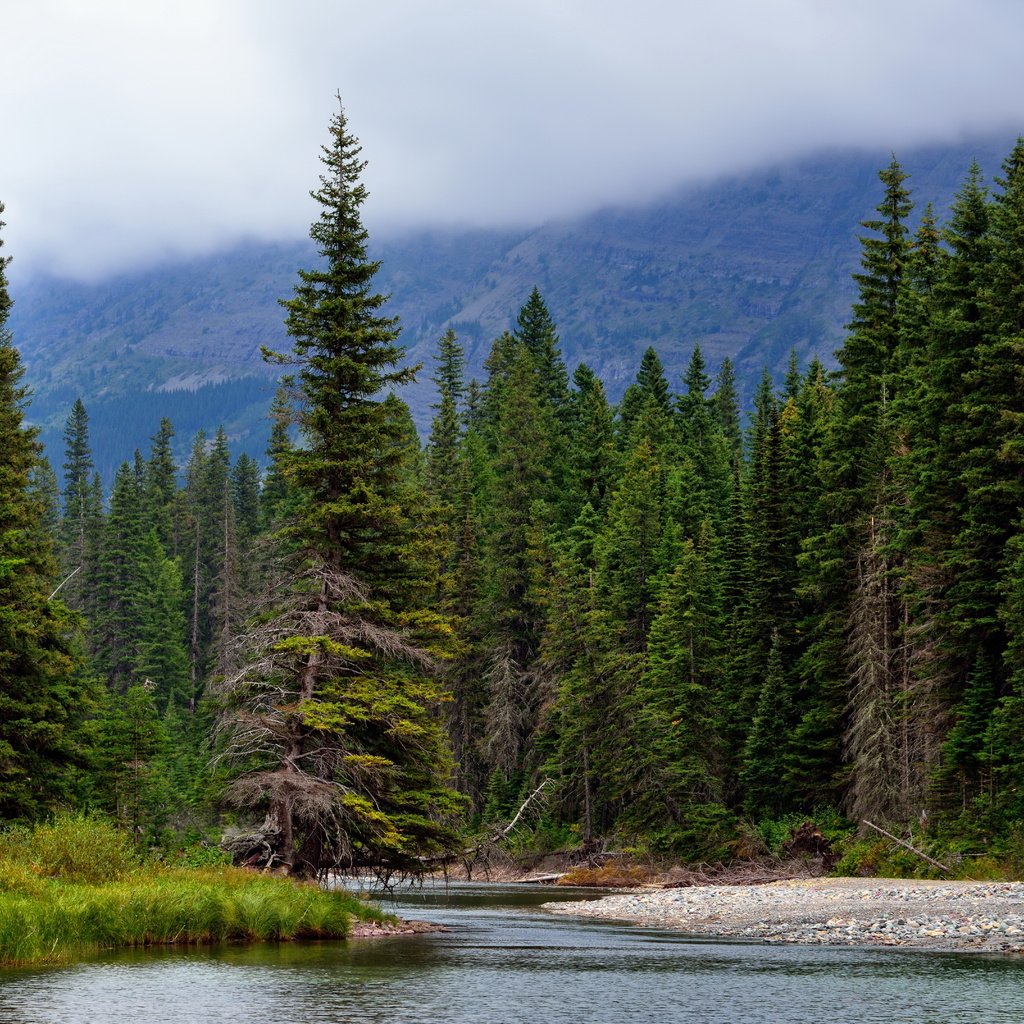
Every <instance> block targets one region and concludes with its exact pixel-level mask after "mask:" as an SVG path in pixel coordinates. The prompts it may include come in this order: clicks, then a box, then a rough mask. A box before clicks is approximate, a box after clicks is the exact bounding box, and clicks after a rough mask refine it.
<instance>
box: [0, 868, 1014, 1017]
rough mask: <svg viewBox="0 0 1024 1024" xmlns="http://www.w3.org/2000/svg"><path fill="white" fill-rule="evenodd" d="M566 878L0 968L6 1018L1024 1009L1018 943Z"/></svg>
mask: <svg viewBox="0 0 1024 1024" xmlns="http://www.w3.org/2000/svg"><path fill="white" fill-rule="evenodd" d="M570 892H571V890H564V889H558V890H552V889H551V888H550V887H542V886H507V885H506V886H500V885H487V884H474V885H452V886H451V887H445V886H443V885H438V886H433V887H427V888H425V889H423V890H413V891H406V892H403V893H402V894H401V895H400V896H399V897H398V898H397V899H396V900H395V901H392V902H390V903H387V904H386V908H387V909H391V910H394V911H396V912H397V913H399V914H401V915H402V916H404V917H409V918H422V919H425V920H430V921H436V922H438V923H440V924H444V925H447V926H448V927H449V928H450V929H451V931H450V932H448V933H444V934H437V935H416V936H395V937H389V938H377V939H365V940H354V941H352V942H347V943H344V942H338V943H333V942H332V943H327V942H325V943H284V944H281V945H279V946H272V945H257V946H226V947H221V948H216V949H212V950H210V949H201V950H155V951H150V950H143V951H124V952H119V953H114V954H108V955H105V956H102V957H98V958H96V959H93V960H90V961H88V962H87V963H82V964H78V965H76V966H73V967H64V968H47V969H38V970H23V971H6V972H0V1024H43V1022H45V1024H58V1022H59V1024H78V1022H82V1024H108V1022H111V1024H112V1022H115V1021H116V1022H117V1024H124V1022H130V1024H131V1022H133V1024H187V1022H192V1021H196V1022H205V1021H210V1022H218V1024H219V1022H228V1021H230V1022H232V1024H315V1022H328V1021H329V1022H332V1024H348V1022H352V1024H357V1022H358V1024H378V1022H379V1024H398V1022H408V1024H413V1022H416V1024H420V1022H423V1024H428V1022H429V1024H470V1022H472V1024H518V1022H530V1024H546V1022H549V1021H570V1022H579V1024H591V1022H592V1024H612V1022H615V1024H618V1022H627V1021H628V1022H634V1021H635V1022H665V1024H669V1022H673V1024H674V1022H690V1021H693V1022H700V1024H747V1022H751V1024H753V1022H757V1024H791V1022H792V1024H810V1022H824V1024H848V1022H849V1024H854V1022H856V1024H864V1022H881V1021H884V1022H886V1024H909V1022H935V1024H959V1022H964V1024H989V1022H992V1024H997V1022H1002V1021H1007V1022H1009V1021H1013V1022H1014V1024H1019V1022H1021V1021H1024V960H1022V958H1020V957H1018V958H1015V959H1014V958H1003V957H994V956H964V955H951V954H930V953H920V952H915V953H911V952H900V951H899V950H893V949H849V948H841V947H806V946H805V947H800V946H765V945H761V944H757V943H741V942H709V941H706V940H694V939H690V938H686V937H685V936H680V935H677V934H674V933H669V932H664V931H656V930H651V929H642V928H635V927H630V926H626V925H618V924H612V923H608V922H600V921H594V920H590V919H575V918H571V917H561V916H554V915H549V914H547V913H545V912H544V911H542V910H539V909H538V907H539V905H540V904H541V903H543V902H545V901H548V900H552V899H566V898H568V897H569V893H570ZM578 895H580V896H581V897H582V896H586V895H591V894H588V893H582V892H579V893H578Z"/></svg>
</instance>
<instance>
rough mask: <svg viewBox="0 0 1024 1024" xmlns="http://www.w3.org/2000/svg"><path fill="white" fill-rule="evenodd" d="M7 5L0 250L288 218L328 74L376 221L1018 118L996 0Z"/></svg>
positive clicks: (165, 245)
mask: <svg viewBox="0 0 1024 1024" xmlns="http://www.w3.org/2000/svg"><path fill="white" fill-rule="evenodd" d="M2 25H3V36H4V41H3V56H2V60H0V78H2V85H0V201H3V202H4V203H5V204H6V207H7V210H6V213H5V214H4V220H5V221H6V222H7V224H8V226H7V228H6V229H5V231H4V238H5V241H6V245H5V250H4V251H5V253H7V254H10V255H13V256H14V257H15V258H16V260H17V264H18V269H19V270H20V272H21V273H28V272H31V271H32V270H34V269H37V268H46V269H48V270H50V271H53V272H58V273H67V274H73V275H76V276H85V277H98V276H102V275H104V274H107V273H110V272H112V271H115V270H120V269H124V268H126V267H130V266H133V265H138V264H140V263H150V262H153V261H154V260H158V259H161V258H163V257H165V256H176V255H181V254H189V253H193V252H202V251H209V250H211V249H215V248H218V247H222V246H226V245H230V244H233V243H235V242H237V241H238V240H240V239H242V238H247V237H252V238H261V239H294V238H301V237H303V236H304V235H305V233H306V230H307V228H308V225H309V221H310V220H311V218H312V216H313V214H314V208H313V206H312V203H311V201H310V200H309V198H308V191H309V189H310V188H311V187H312V186H313V185H314V184H315V179H316V175H317V173H318V170H319V168H318V165H317V162H316V158H317V154H318V152H319V146H320V144H321V143H323V142H324V141H326V138H327V131H326V126H327V122H328V120H329V118H330V115H331V113H332V110H333V109H334V103H335V101H334V99H333V96H334V93H335V91H336V90H340V92H341V94H342V98H343V100H344V102H345V107H346V111H347V113H348V116H349V123H350V126H351V128H352V130H353V131H354V132H355V133H356V134H357V135H358V136H359V137H360V138H361V140H362V142H363V147H364V155H365V156H366V157H367V158H368V160H369V161H370V164H369V167H368V168H367V171H366V175H365V180H366V183H367V185H368V187H369V188H370V190H371V192H372V197H371V199H370V202H369V203H368V204H367V209H366V211H365V215H366V220H367V223H368V224H369V226H370V228H371V230H372V231H382V232H383V231H389V230H393V229H395V228H402V227H406V226H421V225H435V224H463V225H465V224H480V225H496V224H518V223H539V222H541V221H543V220H546V219H549V218H551V217H555V216H567V215H572V214H576V213H581V212H585V211H586V210H587V209H590V208H592V207H595V206H598V205H601V204H604V203H609V202H612V203H614V202H622V201H630V200H635V199H638V198H639V199H647V198H653V197H655V196H656V195H658V194H659V193H662V192H664V191H666V190H668V189H670V188H672V187H674V186H675V185H678V184H680V183H686V182H690V181H696V180H701V179H706V178H707V177H708V176H712V175H717V174H720V173H724V172H730V171H739V170H743V169H745V168H748V167H751V166H755V165H758V164H763V163H766V162H772V161H776V160H779V159H784V158H787V157H790V156H796V155H799V154H801V153H806V152H808V151H813V150H815V149H818V148H821V147H824V146H834V145H854V146H864V145H870V146H874V147H877V146H884V147H886V148H890V149H894V150H896V151H897V152H899V150H900V149H903V148H907V147H909V146H912V145H914V144H916V143H921V142H931V141H936V142H940V141H955V140H959V139H962V138H964V137H965V136H966V137H970V136H971V135H972V134H978V133H981V132H985V131H988V130H996V129H998V130H1008V131H1009V132H1011V133H1014V134H1015V133H1017V132H1024V59H1022V57H1021V53H1022V50H1024V3H1021V2H1019V0H701V2H694V0H674V2H673V0H630V2H623V0H615V2H606V0H376V3H373V4H371V3H368V2H367V0H361V2H359V3H354V2H349V0H288V2H285V0H173V2H164V0H3V11H2ZM14 269H15V268H12V272H13V271H14Z"/></svg>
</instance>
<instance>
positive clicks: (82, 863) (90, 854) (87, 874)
mask: <svg viewBox="0 0 1024 1024" xmlns="http://www.w3.org/2000/svg"><path fill="white" fill-rule="evenodd" d="M0 862H7V863H9V864H18V865H21V866H23V867H26V868H28V869H29V870H30V871H32V872H34V873H35V874H36V875H39V876H40V877H42V878H58V879H61V880H62V881H65V882H76V883H87V884H91V885H97V884H99V883H102V882H112V881H115V880H116V879H118V878H121V877H123V876H124V875H125V874H127V873H128V872H130V871H133V870H135V869H136V868H138V867H139V866H140V863H141V862H140V860H139V856H138V854H137V853H136V852H135V850H134V849H133V847H132V844H131V842H130V840H129V839H128V837H127V836H126V835H125V834H124V833H123V832H119V831H118V830H117V829H116V828H114V826H113V825H111V824H110V823H109V822H108V821H105V820H104V819H102V818H97V817H91V816H88V815H82V814H79V815H61V816H58V817H56V818H54V819H53V821H51V822H47V823H45V824H41V825H36V826H35V827H34V828H31V829H27V828H16V829H11V830H10V831H9V832H5V833H3V834H2V835H0Z"/></svg>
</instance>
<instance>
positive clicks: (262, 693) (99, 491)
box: [0, 114, 1024, 874]
mask: <svg viewBox="0 0 1024 1024" xmlns="http://www.w3.org/2000/svg"><path fill="white" fill-rule="evenodd" d="M322 160H323V167H324V170H323V174H322V177H321V180H320V185H319V188H318V189H317V191H316V192H314V197H315V198H316V200H317V202H318V204H319V207H320V210H321V213H320V216H319V218H318V220H317V221H316V222H314V225H313V228H312V232H311V234H312V237H313V240H314V241H315V242H316V244H317V247H318V250H319V252H320V255H321V257H322V259H321V261H320V262H319V263H318V264H317V265H316V266H315V267H312V268H310V269H305V270H300V271H299V274H298V283H297V285H296V288H295V291H294V293H293V295H292V296H291V297H289V298H286V299H285V300H284V301H283V303H282V305H283V307H284V309H283V316H284V318H285V322H286V326H287V329H288V333H289V335H290V337H291V339H292V342H293V347H292V350H291V351H290V352H282V353H275V352H267V353H266V357H267V358H268V359H269V360H271V361H274V362H277V363H279V364H280V365H281V368H282V373H283V376H282V378H281V387H280V389H279V391H278V393H277V397H276V398H275V401H274V403H273V406H272V408H271V410H270V415H271V417H272V423H273V431H272V437H271V442H270V448H269V450H268V451H267V462H266V465H265V466H260V465H259V464H257V463H256V462H255V461H254V460H252V459H250V458H249V457H247V456H244V455H243V456H240V457H239V458H237V459H236V460H232V457H231V454H230V451H229V444H228V438H227V437H226V436H225V434H224V432H223V431H221V432H218V433H217V434H215V435H214V436H212V437H208V436H204V435H203V434H200V435H198V436H197V437H195V438H194V441H193V444H192V449H191V456H190V458H189V459H188V462H187V464H186V465H184V466H178V465H176V464H175V462H174V460H173V458H172V455H171V451H172V445H171V442H172V439H173V437H174V426H173V424H172V423H170V422H168V421H166V420H165V421H163V422H160V423H154V424H153V435H152V444H151V447H150V448H149V450H148V451H144V452H140V451H135V452H134V453H133V452H127V451H126V452H125V453H124V456H125V461H124V462H123V464H122V465H121V467H120V469H119V470H118V471H117V474H116V477H115V479H114V482H113V487H112V489H110V490H109V492H107V491H105V489H104V487H103V486H102V484H101V482H100V479H99V477H98V476H97V475H96V473H95V472H94V467H93V464H92V457H91V454H90V446H89V413H88V409H87V406H86V405H85V404H83V402H82V401H77V402H76V403H75V404H74V406H73V408H72V409H71V410H69V414H68V418H67V425H66V430H65V435H64V441H65V454H64V462H63V464H62V465H61V466H59V467H56V466H54V467H52V468H51V467H50V466H49V465H48V464H47V463H46V462H45V460H44V459H43V458H42V456H41V452H40V449H39V446H38V443H37V442H36V440H35V435H34V432H33V430H32V429H30V428H29V427H27V426H26V425H25V415H26V410H27V407H28V401H29V391H28V384H27V383H26V382H25V381H24V380H23V379H22V372H21V368H20V360H19V356H18V352H17V349H16V348H15V347H14V346H15V344H16V342H17V339H11V338H10V337H8V336H6V334H5V335H4V336H3V337H2V338H0V678H2V680H3V686H2V693H0V701H2V707H0V816H2V817H3V818H4V819H5V820H8V821H30V820H33V819H38V818H40V817H44V816H46V815H47V814H49V813H51V812H52V811H54V810H55V809H58V808H62V807H63V808H76V809H84V810H89V811H98V812H105V813H108V814H110V815H111V816H113V817H115V818H116V819H117V820H119V821H120V822H122V823H123V824H124V825H125V826H126V827H128V828H130V829H131V830H132V833H133V835H135V836H136V837H137V838H138V839H139V842H140V843H145V844H147V845H149V846H158V847H161V848H163V849H165V850H173V849H176V848H178V847H180V846H181V845H182V844H187V843H189V842H195V841H197V840H199V839H201V838H203V837H210V836H217V837H219V835H220V833H221V832H222V831H223V830H224V829H225V828H226V829H227V830H228V838H227V840H226V842H227V845H228V847H229V848H230V849H231V850H232V851H233V852H234V853H235V854H236V856H237V858H238V859H240V860H249V861H250V862H253V863H255V862H259V863H270V864H273V865H275V866H283V867H284V868H285V869H286V870H290V871H294V872H296V873H306V874H312V873H317V872H322V871H324V870H328V869H332V868H335V867H339V866H355V867H360V866H374V867H376V866H380V865H387V866H390V867H398V868H412V867H416V866H417V865H422V864H423V863H424V862H425V861H427V862H429V860H430V859H431V858H435V857H443V855H444V854H445V853H446V852H447V851H451V850H453V849H456V848H458V847H459V846H460V844H462V843H464V842H465V841H466V840H465V835H466V834H467V833H469V832H472V831H473V830H474V829H477V828H479V827H480V824H481V823H487V822H493V821H501V820H506V821H507V820H508V819H510V818H512V817H513V816H514V815H515V813H516V810H517V808H519V807H520V806H521V804H522V803H523V801H524V800H525V799H526V798H527V797H528V796H529V795H530V794H534V793H535V792H536V791H537V788H538V786H540V785H541V784H542V783H546V785H545V786H544V791H543V796H542V800H541V801H540V803H541V806H542V810H541V812H540V816H539V819H535V821H534V828H535V830H536V835H535V839H536V841H537V842H538V843H541V844H543V843H548V844H549V845H551V846H553V847H565V846H571V845H577V846H582V847H585V848H595V847H599V846H600V845H601V844H606V845H616V846H619V847H631V848H634V849H640V850H651V851H655V852H661V853H665V854H668V855H672V856H673V857H678V858H681V859H685V860H692V861H699V860H710V859H713V858H725V857H728V856H730V855H732V854H735V853H736V852H737V851H739V850H741V849H743V848H744V838H745V837H747V839H749V837H750V836H751V835H755V834H758V832H757V830H758V827H759V826H760V829H761V832H760V834H765V832H766V830H770V827H771V823H778V822H784V821H787V820H793V821H798V820H804V819H807V818H811V819H814V820H816V821H819V822H824V821H830V822H836V821H839V820H846V821H848V822H849V823H850V824H851V825H857V824H858V823H860V822H862V821H864V820H870V821H873V822H876V823H878V824H881V825H884V826H886V827H894V828H895V830H896V831H897V832H900V831H902V830H905V829H912V830H913V832H914V834H915V835H921V834H922V833H924V834H926V835H928V836H931V837H933V840H934V841H936V842H940V841H941V842H942V843H944V844H945V848H949V849H954V850H961V851H964V852H971V853H988V854H992V855H994V856H995V857H997V858H998V857H1007V856H1009V857H1018V858H1022V859H1024V524H1022V509H1024V372H1022V371H1024V141H1020V142H1018V144H1017V146H1016V147H1015V148H1014V150H1013V151H1012V152H1011V153H1010V154H1009V156H1008V157H1007V158H1006V160H1005V161H1004V163H1003V167H1002V172H1001V175H1000V176H999V177H998V178H997V179H996V180H995V181H994V182H993V183H991V184H989V183H987V182H985V181H983V180H982V179H981V176H980V172H979V171H978V169H977V168H972V169H968V170H967V171H966V176H965V179H964V183H963V186H962V188H961V190H960V191H959V193H958V194H957V196H956V198H955V202H954V204H953V206H952V211H951V214H950V217H949V219H948V222H946V223H937V222H936V219H935V218H934V217H933V215H932V213H931V211H930V209H927V208H926V209H924V210H915V209H914V207H913V203H912V192H911V189H910V183H909V182H908V180H907V176H906V175H905V174H904V172H903V171H902V169H901V167H900V165H899V164H898V163H897V162H896V161H895V160H894V161H893V162H892V164H890V165H889V166H888V167H886V168H884V169H883V170H882V171H881V172H880V174H879V179H880V183H879V203H878V206H877V210H876V211H875V212H874V213H873V214H872V215H871V216H870V217H868V219H866V220H865V221H864V222H863V229H864V231H863V238H862V252H861V270H860V273H859V274H858V275H857V276H856V283H857V286H858V296H859V297H858V300H857V302H856V304H855V305H854V307H853V309H852V311H851V315H850V321H849V327H848V333H847V338H846V341H845V343H844V344H843V346H842V348H841V349H840V350H839V351H838V352H837V353H836V359H837V369H835V370H829V369H826V368H825V367H824V366H823V365H822V364H821V363H818V362H812V363H811V364H810V365H808V366H802V365H798V364H797V363H796V361H795V360H794V361H793V362H792V363H791V365H790V369H789V372H788V374H787V375H786V377H785V379H784V380H783V381H781V382H776V381H773V380H772V379H771V378H770V377H769V376H768V375H767V374H766V375H765V377H764V379H763V380H762V382H761V384H760V386H759V388H758V389H757V392H756V395H755V398H754V401H753V406H752V408H750V409H743V408H741V407H740V403H739V399H738V395H737V388H736V383H735V380H734V376H733V372H732V367H731V365H730V363H729V362H728V360H726V361H725V362H723V363H722V364H721V365H720V366H717V367H709V366H707V365H706V364H705V361H704V359H703V357H702V354H701V350H700V347H699V345H695V346H694V348H693V354H692V358H691V359H690V362H689V366H688V369H687V371H686V373H685V376H684V377H683V379H682V380H681V381H670V380H667V379H666V376H665V374H664V372H663V369H662V365H661V363H660V361H659V358H658V354H657V352H656V351H654V350H653V349H648V350H647V352H646V353H645V354H644V356H643V359H642V362H641V363H640V365H639V367H637V371H636V379H635V382H634V383H633V384H632V385H631V386H630V387H629V388H628V389H627V390H626V392H625V395H624V396H623V398H622V401H621V402H620V403H618V405H612V404H611V403H610V402H609V401H608V399H607V397H606V394H605V389H604V386H603V385H602V382H601V380H599V379H598V378H597V377H596V376H595V374H594V373H593V372H591V371H590V370H589V369H588V367H587V366H586V364H580V365H579V366H577V367H575V369H574V370H573V371H572V373H571V374H570V372H569V370H568V368H567V366H566V365H565V363H564V361H563V359H562V356H561V353H560V347H559V337H558V328H557V325H556V324H555V323H553V322H552V318H551V316H550V314H549V311H548V309H547V307H546V305H545V302H544V299H543V296H542V295H541V294H539V292H538V291H536V290H534V291H533V293H532V294H530V295H529V296H524V302H523V305H522V308H521V309H520V311H519V313H518V316H517V318H516V323H515V327H514V329H513V330H512V331H510V332H508V333H505V334H503V335H502V336H501V337H499V338H497V339H496V340H495V341H494V343H493V347H492V349H491V353H490V357H489V359H488V361H487V364H486V375H485V378H484V379H482V380H467V379H466V378H465V373H464V358H463V351H462V348H461V347H460V344H459V339H458V337H457V336H456V334H455V333H454V332H451V331H449V332H448V333H446V334H445V335H444V336H443V337H441V338H440V339H439V340H438V346H437V353H436V358H435V361H434V363H433V365H432V366H430V367H426V368H424V369H423V370H421V372H423V373H427V374H429V375H431V379H432V380H433V382H434V384H435V385H436V401H435V405H434V418H433V423H432V427H431V430H430V435H429V438H427V439H425V441H424V440H423V439H421V438H419V437H418V436H417V433H416V430H415V427H414V425H413V422H412V418H411V416H410V415H409V412H408V409H407V408H406V407H405V405H404V404H403V402H402V401H401V398H400V395H401V385H402V384H403V383H405V382H407V381H408V380H409V379H411V376H412V374H413V373H414V370H413V369H412V368H408V367H406V366H404V364H403V362H402V349H401V346H400V342H399V324H398V323H397V322H395V321H394V320H392V319H389V318H388V316H387V311H386V306H385V298H384V296H382V295H380V294H378V293H377V292H376V291H375V289H374V285H373V277H374V273H375V271H376V269H377V265H376V264H375V263H374V262H373V261H371V260H369V259H368V257H367V255H366V247H365V244H366V232H365V229H364V228H363V226H362V222H361V219H360V206H361V204H362V202H363V200H364V199H365V191H364V189H363V186H362V184H361V182H360V173H361V171H362V168H363V163H362V159H361V155H360V150H359V145H358V142H357V140H356V139H355V138H354V137H353V136H352V135H351V134H350V133H349V129H348V126H347V122H346V120H345V117H344V114H338V115H337V116H336V117H335V118H334V120H333V121H332V124H331V135H330V143H329V145H328V146H326V147H325V148H324V151H323V156H322ZM0 209H2V208H0ZM5 262H6V261H0V328H2V327H3V325H4V323H5V321H6V318H7V312H8V310H9V308H10V305H11V296H10V295H9V294H8V288H7V285H6V279H5V278H4V276H3V267H4V265H5ZM28 383H30V382H28Z"/></svg>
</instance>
